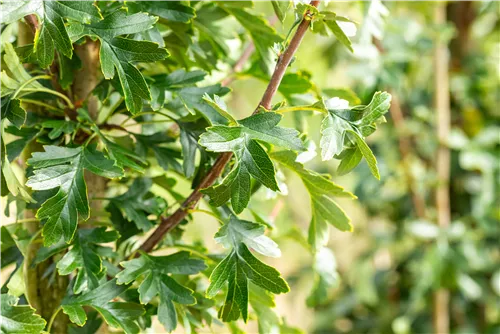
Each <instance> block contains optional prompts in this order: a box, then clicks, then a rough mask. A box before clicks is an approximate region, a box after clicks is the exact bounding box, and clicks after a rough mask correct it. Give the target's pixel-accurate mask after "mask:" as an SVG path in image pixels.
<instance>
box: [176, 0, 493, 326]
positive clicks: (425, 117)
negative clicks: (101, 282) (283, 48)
mask: <svg viewBox="0 0 500 334" xmlns="http://www.w3.org/2000/svg"><path fill="white" fill-rule="evenodd" d="M438 5H439V3H437V2H387V3H384V5H381V4H380V3H372V7H370V2H335V3H330V4H329V5H328V6H329V8H331V9H332V10H333V11H335V12H336V13H339V14H341V15H343V16H347V17H349V18H351V19H354V20H355V21H357V22H359V23H360V24H359V25H358V30H357V34H356V36H355V37H353V38H352V39H353V41H354V43H356V44H357V45H356V46H357V48H355V52H354V54H351V53H349V51H348V50H347V49H346V48H345V47H344V46H343V45H341V44H340V43H339V42H337V41H336V40H335V38H332V37H331V36H330V37H324V36H320V35H317V34H308V35H307V36H306V38H305V40H304V41H303V44H302V45H301V47H300V49H299V51H298V54H297V57H296V60H295V62H293V63H292V65H291V68H290V69H289V71H290V72H299V71H302V72H301V73H302V74H303V75H310V77H311V81H312V82H314V83H315V84H316V85H317V86H318V87H322V88H324V89H323V91H322V92H321V94H322V95H323V96H325V97H334V96H339V97H341V98H346V96H350V95H348V94H347V93H349V92H354V96H353V97H352V98H351V101H349V102H350V103H351V105H355V104H356V103H355V102H356V101H355V96H358V97H359V100H360V102H361V104H365V103H368V102H369V100H370V98H371V96H372V95H373V93H374V92H375V91H378V90H389V91H391V92H392V93H393V94H394V95H395V97H396V98H397V100H398V101H399V104H400V109H401V110H400V111H401V113H402V115H403V117H404V119H403V122H402V123H400V124H398V125H397V126H396V125H395V122H394V120H393V118H392V116H391V115H393V114H392V113H391V114H388V115H387V117H386V118H387V123H385V124H382V125H380V126H379V128H378V130H377V132H376V133H375V134H374V135H373V136H372V137H370V138H369V141H368V143H369V145H370V147H371V148H372V149H373V151H374V153H375V155H376V156H377V160H378V162H379V168H380V171H381V181H377V180H375V179H374V178H372V177H371V176H370V172H369V170H368V167H367V165H366V163H365V162H362V163H361V164H360V165H359V166H358V167H357V168H356V169H355V170H354V171H353V172H352V173H351V174H349V175H347V176H337V175H336V174H335V170H336V167H337V166H336V163H335V162H333V161H332V162H328V163H322V162H321V157H320V156H316V157H315V158H313V159H312V160H311V161H309V162H308V163H307V164H306V165H307V166H308V168H311V169H314V170H316V171H319V172H322V173H328V174H331V175H332V176H333V180H334V181H335V182H337V183H338V184H340V185H342V186H345V187H346V188H347V189H348V190H351V191H353V192H354V193H355V194H356V195H357V196H358V198H359V199H358V200H355V201H351V200H339V203H340V204H341V206H342V207H343V208H344V210H345V211H346V212H347V213H348V214H349V216H350V217H351V218H352V221H353V225H354V232H353V233H347V232H340V231H337V230H335V229H333V228H332V229H331V235H330V242H329V248H330V249H331V250H332V251H333V254H334V256H335V259H336V268H335V269H336V273H335V274H334V275H331V273H332V271H331V270H330V276H329V279H330V281H329V282H328V284H327V286H328V288H327V289H326V290H324V291H315V292H316V293H317V294H319V296H314V291H313V292H311V290H312V289H313V286H315V284H317V283H318V279H319V278H318V277H319V276H318V274H317V270H318V266H316V272H315V271H314V270H313V269H314V268H313V267H314V261H315V260H314V259H313V258H312V256H311V255H310V253H309V252H308V251H307V250H306V248H304V246H302V243H301V241H302V240H304V239H303V238H305V235H306V231H307V227H308V224H309V221H310V208H309V199H308V195H307V192H306V190H305V189H304V187H303V185H302V183H301V182H300V180H298V179H297V178H296V177H295V175H292V174H291V173H284V175H283V177H284V178H285V179H286V182H287V185H288V187H287V188H288V194H287V195H278V196H277V197H275V198H272V197H269V195H270V194H268V193H266V191H264V190H263V189H261V190H260V192H259V195H258V196H255V198H253V199H252V201H251V208H252V209H253V210H255V211H256V212H258V213H259V214H260V215H262V216H263V217H265V218H267V219H269V220H271V221H274V223H275V224H276V228H275V229H274V231H273V235H272V237H273V238H274V239H275V240H276V241H277V242H278V243H279V244H280V247H281V249H282V253H283V256H282V258H280V259H275V260H274V261H273V262H272V263H271V264H272V265H274V266H276V267H277V268H278V269H279V270H280V271H281V272H282V273H283V274H284V276H285V277H286V279H287V281H288V282H289V283H290V286H291V292H290V293H288V294H286V295H280V296H277V304H278V307H277V313H278V314H279V315H280V316H283V317H284V318H285V321H286V323H287V324H289V325H293V326H295V327H298V328H300V329H302V330H304V331H305V332H307V333H410V332H411V333H432V332H433V331H434V330H433V313H434V312H433V294H434V292H435V291H437V290H438V289H440V288H445V289H447V290H449V292H450V301H449V307H448V309H449V317H450V330H451V332H453V333H500V247H499V245H500V223H499V216H500V208H499V196H498V195H499V187H498V186H499V178H500V175H499V171H500V168H499V167H500V164H499V153H500V145H499V144H500V131H499V129H500V128H499V124H498V119H499V116H500V108H499V107H498V106H499V103H500V95H499V92H500V90H499V89H500V88H499V78H500V68H499V64H500V32H499V29H498V28H499V3H498V2H449V3H448V4H445V5H444V6H446V11H447V22H446V23H445V24H436V23H435V20H434V15H435V8H436V6H438ZM377 6H385V8H384V7H377ZM374 7H375V8H374ZM256 10H257V11H259V12H264V13H267V16H268V17H270V16H271V15H272V7H271V5H270V3H269V2H257V3H256ZM290 16H291V15H290ZM367 20H371V21H368V22H367ZM292 22H293V18H292V17H288V18H287V20H286V21H285V24H284V25H283V27H285V28H287V29H288V27H289V26H290V25H291V23H292ZM275 26H276V27H277V29H279V30H280V29H281V31H282V33H283V34H286V32H287V30H286V29H285V28H282V26H281V25H279V24H278V25H275ZM367 26H368V27H367ZM367 29H368V30H371V31H372V34H373V31H374V30H377V29H378V30H379V32H380V34H379V35H378V36H371V37H372V38H377V39H378V40H379V46H381V49H383V52H379V51H377V49H376V47H375V46H374V44H373V43H372V42H373V39H372V38H368V40H366V39H367V38H366V36H365V35H366V31H365V30H367ZM368 37H370V36H368ZM363 39H364V40H363ZM436 41H442V42H443V43H445V44H446V45H448V53H447V55H448V56H449V57H448V58H447V59H445V63H446V62H448V63H449V71H448V78H447V80H448V82H449V86H450V91H449V93H450V107H451V132H450V135H449V139H448V141H447V146H448V147H449V148H450V150H451V182H450V185H449V196H450V203H451V208H450V209H451V224H450V226H449V227H446V228H439V227H438V226H437V225H436V222H437V211H436V206H435V196H434V192H435V188H436V186H437V184H438V181H437V176H436V172H435V164H436V159H435V156H436V151H437V147H438V141H437V136H436V128H437V126H438V124H437V122H436V109H435V107H434V105H435V104H434V100H435V87H434V86H435V85H434V82H435V73H436V71H435V60H436V59H435V53H434V50H435V47H436ZM441 63H442V62H441ZM214 77H215V78H216V77H217V74H215V75H214ZM265 86H266V82H263V81H259V80H257V79H254V78H249V77H246V76H244V75H241V76H240V78H239V79H238V80H236V81H235V82H233V83H232V85H231V88H232V89H233V93H232V94H230V96H231V97H230V99H229V100H228V101H227V102H228V105H229V107H230V110H232V111H233V112H234V113H236V114H237V115H238V116H240V117H244V116H245V115H247V114H248V112H249V110H252V109H253V108H254V106H255V105H257V103H258V102H259V99H260V96H261V94H262V92H263V91H264V89H265ZM325 88H327V89H325ZM340 94H341V95H340ZM351 95H352V94H351ZM282 99H283V97H282V96H277V97H276V98H275V102H279V101H280V100H282ZM358 103H359V102H358ZM393 108H394V103H393ZM286 118H287V119H286V122H288V125H290V126H297V125H301V126H303V127H304V129H306V131H307V133H308V135H309V137H310V138H312V139H313V140H314V141H315V142H319V135H320V131H319V129H320V122H321V118H320V117H318V116H317V115H313V114H307V113H304V115H303V117H301V118H300V119H301V121H300V122H299V123H297V122H298V121H297V119H298V117H297V116H294V115H291V114H290V115H286ZM401 140H403V141H406V142H408V143H409V150H407V152H406V153H405V154H404V156H403V155H402V153H401V151H400V145H401ZM409 180H412V181H411V182H409ZM410 188H412V191H413V193H416V196H418V197H420V198H421V199H422V200H423V201H424V205H425V216H424V217H419V215H418V214H417V213H416V211H415V207H414V205H413V201H412V191H411V190H410ZM248 218H250V217H248ZM217 228H218V224H217V223H216V222H215V221H211V220H210V219H209V218H207V216H206V215H203V214H198V216H197V217H196V219H195V220H194V224H193V226H190V227H189V228H187V229H186V233H187V235H189V236H190V237H191V238H193V240H200V239H203V240H204V242H205V243H206V244H207V245H208V247H209V248H210V247H211V246H212V248H211V249H212V250H214V251H222V249H221V248H220V246H217V245H215V243H214V242H213V239H212V236H213V234H214V233H215V232H216V230H217ZM326 257H327V258H328V255H326ZM324 265H325V264H324V263H323V264H320V266H324ZM329 265H330V266H331V264H328V263H327V265H326V266H324V267H323V268H324V269H325V270H326V271H328V268H326V267H328V266H329ZM330 269H332V268H330ZM316 286H317V285H316ZM312 293H313V295H312V296H311V294H312ZM255 328H256V327H255V324H252V322H251V323H250V325H248V327H247V331H249V332H252V331H255Z"/></svg>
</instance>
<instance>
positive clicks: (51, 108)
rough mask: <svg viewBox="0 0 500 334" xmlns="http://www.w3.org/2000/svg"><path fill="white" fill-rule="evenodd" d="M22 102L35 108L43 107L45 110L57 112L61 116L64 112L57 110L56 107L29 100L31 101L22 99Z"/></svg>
mask: <svg viewBox="0 0 500 334" xmlns="http://www.w3.org/2000/svg"><path fill="white" fill-rule="evenodd" d="M23 102H24V103H30V104H35V105H37V106H41V107H44V108H47V109H50V110H54V111H57V112H59V113H61V114H64V110H61V109H59V108H57V107H54V106H51V105H50V104H48V103H44V102H41V101H37V100H31V99H23Z"/></svg>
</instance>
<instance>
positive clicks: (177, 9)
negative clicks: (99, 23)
mask: <svg viewBox="0 0 500 334" xmlns="http://www.w3.org/2000/svg"><path fill="white" fill-rule="evenodd" d="M127 5H128V6H129V7H132V8H133V9H134V11H135V12H139V11H143V12H147V13H150V14H153V15H156V16H159V17H160V18H161V19H163V20H165V21H168V22H181V23H189V22H191V20H192V19H193V18H194V17H195V16H196V14H195V11H194V8H192V7H189V6H186V5H184V4H182V3H180V2H174V1H161V2H158V1H139V2H131V3H129V4H127ZM160 22H162V20H160Z"/></svg>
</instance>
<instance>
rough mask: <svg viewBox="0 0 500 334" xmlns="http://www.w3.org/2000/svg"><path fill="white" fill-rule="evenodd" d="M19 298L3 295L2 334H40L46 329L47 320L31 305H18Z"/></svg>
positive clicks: (0, 323) (0, 317) (0, 326)
mask: <svg viewBox="0 0 500 334" xmlns="http://www.w3.org/2000/svg"><path fill="white" fill-rule="evenodd" d="M17 301H18V298H16V297H14V296H11V295H8V294H2V296H1V312H0V319H1V321H0V331H1V332H2V333H23V334H38V333H41V332H42V331H43V329H44V328H45V324H46V322H45V320H44V319H43V318H42V317H41V316H39V315H38V314H36V313H35V309H33V308H32V307H31V306H29V305H19V306H18V305H17Z"/></svg>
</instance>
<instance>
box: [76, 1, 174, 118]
mask: <svg viewBox="0 0 500 334" xmlns="http://www.w3.org/2000/svg"><path fill="white" fill-rule="evenodd" d="M156 20H157V18H155V17H153V16H150V15H148V14H145V13H136V14H132V15H127V14H126V13H125V11H122V10H117V11H115V12H114V13H112V14H111V15H109V16H107V17H106V18H104V20H102V21H99V22H97V23H92V24H85V25H83V26H82V28H81V31H79V32H78V34H75V35H74V36H72V38H73V39H74V40H76V39H79V38H80V37H82V36H84V35H89V36H94V37H97V38H99V40H100V42H101V48H100V51H99V55H100V60H101V70H102V73H103V74H104V78H105V79H112V78H113V77H114V76H115V69H116V72H117V73H118V78H119V80H120V84H121V87H122V90H123V95H124V97H125V104H126V106H127V109H128V110H130V112H132V113H133V114H135V113H138V112H139V111H141V108H142V101H143V100H148V101H149V100H151V94H150V91H149V88H148V85H147V84H146V81H145V80H144V77H143V75H142V74H141V72H140V71H139V70H138V69H137V67H135V66H134V65H132V62H154V61H158V60H162V59H165V58H166V57H167V56H168V53H167V51H166V49H163V48H159V47H158V44H157V43H153V42H149V41H136V40H132V39H128V38H122V37H118V36H120V35H126V34H134V33H139V32H142V31H144V30H148V29H150V28H152V27H153V24H154V23H155V22H156Z"/></svg>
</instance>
